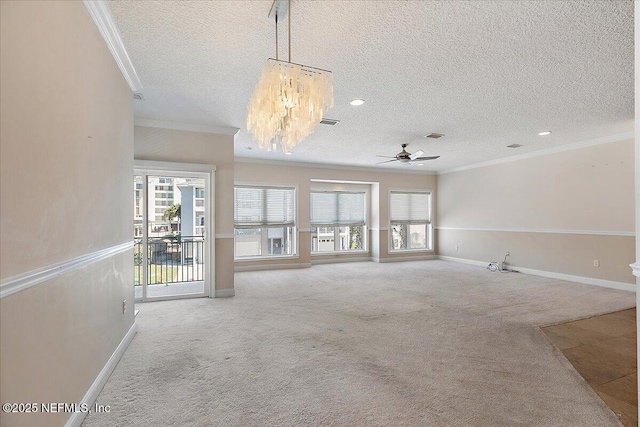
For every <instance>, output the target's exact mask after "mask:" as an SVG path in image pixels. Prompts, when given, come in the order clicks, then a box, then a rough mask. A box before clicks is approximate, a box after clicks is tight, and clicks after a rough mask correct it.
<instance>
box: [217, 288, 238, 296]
mask: <svg viewBox="0 0 640 427" xmlns="http://www.w3.org/2000/svg"><path fill="white" fill-rule="evenodd" d="M214 294H215V297H216V298H229V297H232V296H235V294H236V290H235V289H233V288H232V289H216V291H215V293H214Z"/></svg>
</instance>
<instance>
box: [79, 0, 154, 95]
mask: <svg viewBox="0 0 640 427" xmlns="http://www.w3.org/2000/svg"><path fill="white" fill-rule="evenodd" d="M83 3H84V5H85V7H86V8H87V10H88V11H89V15H91V18H93V22H95V24H96V26H97V27H98V30H100V34H102V38H104V41H105V42H106V43H107V46H108V47H109V50H110V51H111V54H112V55H113V59H115V60H116V63H117V64H118V67H119V68H120V71H121V72H122V75H123V76H124V79H125V80H126V81H127V83H128V84H129V87H130V88H131V91H133V92H140V91H141V90H142V83H140V79H139V78H138V74H137V73H136V69H135V68H134V67H133V63H132V62H131V59H130V58H129V54H128V53H127V49H126V48H125V47H124V43H122V39H121V38H120V33H119V32H118V27H117V26H116V23H115V21H114V20H113V15H111V10H110V9H109V5H108V4H107V2H106V1H104V0H83Z"/></svg>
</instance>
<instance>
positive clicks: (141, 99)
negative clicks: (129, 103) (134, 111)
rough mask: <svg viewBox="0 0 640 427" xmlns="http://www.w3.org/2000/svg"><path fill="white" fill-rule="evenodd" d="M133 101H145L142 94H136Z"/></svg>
mask: <svg viewBox="0 0 640 427" xmlns="http://www.w3.org/2000/svg"><path fill="white" fill-rule="evenodd" d="M133 99H139V100H140V101H144V97H143V96H142V94H141V93H134V94H133Z"/></svg>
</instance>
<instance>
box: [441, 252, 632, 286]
mask: <svg viewBox="0 0 640 427" xmlns="http://www.w3.org/2000/svg"><path fill="white" fill-rule="evenodd" d="M438 258H439V259H441V260H444V261H453V262H459V263H462V264H469V265H475V266H478V267H486V266H487V265H489V263H488V262H483V261H476V260H471V259H464V258H455V257H450V256H443V255H440V256H439V257H438ZM509 268H511V269H513V270H517V271H518V272H520V273H524V274H531V275H533V276H541V277H548V278H551V279H559V280H566V281H569V282H577V283H583V284H585V285H593V286H600V287H604V288H612V289H619V290H623V291H629V292H635V291H636V286H635V285H633V284H631V283H625V282H615V281H613V280H604V279H596V278H594V277H584V276H574V275H573V274H564V273H556V272H553V271H544V270H536V269H533V268H526V267H518V266H515V265H511V264H509Z"/></svg>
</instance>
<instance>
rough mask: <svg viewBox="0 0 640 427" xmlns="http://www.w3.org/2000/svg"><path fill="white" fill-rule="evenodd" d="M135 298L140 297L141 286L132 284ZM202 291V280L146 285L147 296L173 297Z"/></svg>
mask: <svg viewBox="0 0 640 427" xmlns="http://www.w3.org/2000/svg"><path fill="white" fill-rule="evenodd" d="M133 288H134V295H135V299H136V300H138V299H142V286H134V287H133ZM202 293H204V282H203V281H198V282H176V283H169V284H167V285H165V284H161V285H149V286H147V298H158V297H175V296H180V295H190V294H202Z"/></svg>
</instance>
